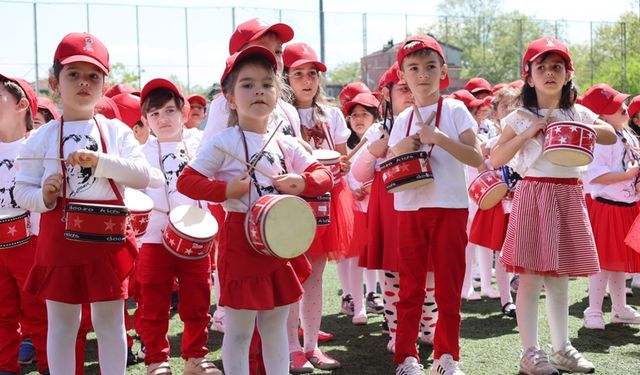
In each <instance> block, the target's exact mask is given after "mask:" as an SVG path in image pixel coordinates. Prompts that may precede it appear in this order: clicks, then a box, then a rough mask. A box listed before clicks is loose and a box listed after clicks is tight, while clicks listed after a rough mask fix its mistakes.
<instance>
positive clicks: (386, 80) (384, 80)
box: [378, 61, 405, 91]
mask: <svg viewBox="0 0 640 375" xmlns="http://www.w3.org/2000/svg"><path fill="white" fill-rule="evenodd" d="M398 70H400V69H399V67H398V62H397V61H396V62H394V63H393V65H391V67H390V68H389V69H387V71H386V72H384V73H383V74H382V77H380V81H378V91H382V88H383V87H385V86H386V85H388V84H390V83H393V84H394V85H399V84H404V83H405V82H404V81H403V80H401V79H400V76H398Z"/></svg>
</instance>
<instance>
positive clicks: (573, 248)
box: [491, 37, 615, 374]
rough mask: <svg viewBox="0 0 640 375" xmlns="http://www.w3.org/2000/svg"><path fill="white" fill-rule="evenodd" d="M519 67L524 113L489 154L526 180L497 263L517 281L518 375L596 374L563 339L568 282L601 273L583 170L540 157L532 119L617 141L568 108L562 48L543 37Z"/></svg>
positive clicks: (585, 113)
mask: <svg viewBox="0 0 640 375" xmlns="http://www.w3.org/2000/svg"><path fill="white" fill-rule="evenodd" d="M522 66H523V71H522V75H523V78H524V79H525V80H526V84H525V85H524V86H523V87H522V93H521V96H520V97H521V101H522V106H523V109H522V110H519V111H517V112H512V113H511V114H510V115H509V116H507V117H506V118H505V119H504V123H505V126H504V129H503V131H502V134H501V135H500V139H499V140H498V143H497V144H496V145H495V146H494V148H493V149H492V151H491V163H492V165H493V166H494V167H496V168H497V167H500V166H502V165H504V164H506V163H507V162H509V161H510V160H511V159H512V158H513V157H514V156H516V159H514V160H513V164H512V165H513V167H514V169H515V171H516V172H518V174H520V175H521V176H523V177H524V179H523V180H522V181H520V182H519V183H518V185H517V186H516V191H515V196H514V198H513V208H512V210H511V216H510V218H509V226H508V229H507V236H506V239H505V242H504V245H503V248H502V255H501V261H502V262H503V264H504V265H505V266H506V268H507V271H509V272H518V273H520V286H519V288H518V296H517V299H516V308H517V311H518V315H517V320H518V329H519V330H520V339H521V341H522V348H523V354H522V359H521V360H520V371H521V372H523V373H525V374H558V370H564V371H572V372H593V371H594V366H593V364H592V363H591V362H589V361H587V360H586V359H585V358H584V357H583V356H582V355H581V354H580V353H579V352H578V351H577V350H576V349H575V348H574V347H573V346H572V345H571V343H570V342H569V334H568V315H569V308H568V280H569V277H570V276H583V275H592V274H595V273H597V272H598V271H599V270H600V269H599V266H598V258H597V254H596V249H595V244H594V242H593V235H592V234H591V228H590V226H589V222H588V218H587V213H586V209H585V206H584V197H583V194H582V188H581V187H580V185H578V176H579V170H580V169H579V168H577V167H563V166H560V165H555V164H552V163H551V162H550V161H548V160H547V159H546V158H545V157H543V155H542V151H543V148H542V145H543V142H544V140H543V138H544V136H543V134H542V131H543V130H544V128H545V127H546V125H547V124H546V122H545V121H541V120H536V118H540V117H542V116H545V115H546V114H547V112H548V111H550V110H552V111H553V112H552V114H553V119H554V120H555V121H559V120H560V121H561V120H573V121H579V122H582V123H587V124H593V125H589V126H592V127H593V128H594V129H595V130H596V132H597V137H598V142H602V143H607V144H611V143H613V142H614V141H615V134H614V132H613V130H612V129H611V126H609V125H607V124H605V123H603V122H602V121H599V120H597V119H596V115H594V114H593V113H592V112H591V111H589V110H588V109H586V108H585V107H582V106H580V105H574V103H573V102H572V101H570V97H571V95H570V92H571V87H572V82H571V76H572V73H573V66H572V64H571V57H570V56H569V52H568V48H567V47H566V46H565V45H564V44H563V43H562V42H561V41H559V40H557V39H554V38H552V37H547V38H543V39H538V40H535V41H533V42H531V43H530V44H529V46H528V48H527V50H526V52H525V54H524V58H523V64H522ZM574 100H575V99H574ZM556 108H558V109H556ZM525 111H529V112H531V113H532V115H529V114H527V113H526V112H525ZM543 283H544V287H545V291H546V305H547V319H548V321H549V326H550V332H551V342H552V345H553V354H551V363H550V362H549V358H548V357H547V355H546V353H545V352H544V351H543V350H542V349H541V348H540V345H539V343H538V329H537V328H538V299H539V296H540V290H541V288H542V285H543Z"/></svg>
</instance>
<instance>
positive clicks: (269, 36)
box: [245, 33, 284, 74]
mask: <svg viewBox="0 0 640 375" xmlns="http://www.w3.org/2000/svg"><path fill="white" fill-rule="evenodd" d="M251 46H261V47H264V48H266V49H268V50H269V51H271V52H273V54H274V55H276V62H277V63H278V68H277V70H278V74H282V70H283V69H284V63H283V62H282V41H281V40H280V37H278V35H277V34H275V33H266V34H265V35H264V36H262V37H260V38H258V39H256V40H254V41H253V42H250V43H248V44H247V47H251ZM245 48H246V47H245Z"/></svg>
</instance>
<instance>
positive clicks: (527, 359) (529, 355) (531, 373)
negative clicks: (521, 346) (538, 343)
mask: <svg viewBox="0 0 640 375" xmlns="http://www.w3.org/2000/svg"><path fill="white" fill-rule="evenodd" d="M520 373H521V374H525V375H558V374H559V372H558V369H557V368H555V367H553V366H552V365H551V363H549V357H547V353H545V352H544V350H542V349H537V348H534V347H531V348H529V349H527V350H526V351H525V352H524V353H522V358H520Z"/></svg>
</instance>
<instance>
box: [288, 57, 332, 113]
mask: <svg viewBox="0 0 640 375" xmlns="http://www.w3.org/2000/svg"><path fill="white" fill-rule="evenodd" d="M314 69H315V70H316V72H318V69H317V68H316V67H315V66H314ZM318 73H319V72H318ZM284 77H285V83H286V84H287V85H289V68H287V67H285V68H284ZM323 82H324V80H323V78H322V76H321V75H320V74H318V92H316V94H315V95H314V96H313V99H312V101H311V108H313V114H312V116H311V119H312V120H313V122H314V123H318V122H323V121H325V120H326V116H327V114H326V113H325V111H324V109H322V106H335V104H334V103H331V102H330V101H329V98H328V97H327V94H325V93H324V89H323V88H322V83H323ZM289 102H290V103H291V104H292V105H293V106H294V107H296V108H298V105H299V104H298V101H297V99H296V96H295V95H294V94H293V93H292V95H291V98H290V100H289Z"/></svg>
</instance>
